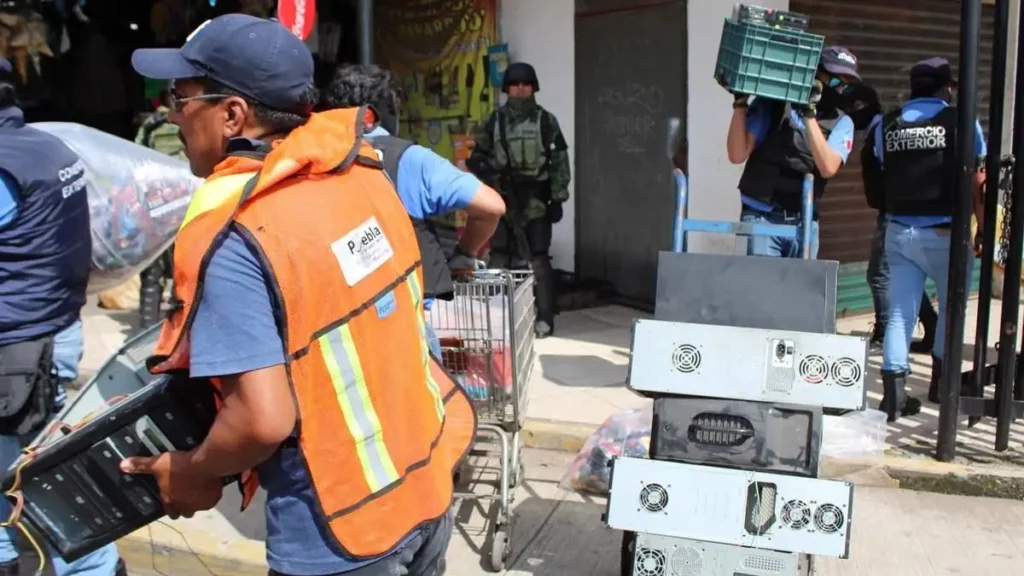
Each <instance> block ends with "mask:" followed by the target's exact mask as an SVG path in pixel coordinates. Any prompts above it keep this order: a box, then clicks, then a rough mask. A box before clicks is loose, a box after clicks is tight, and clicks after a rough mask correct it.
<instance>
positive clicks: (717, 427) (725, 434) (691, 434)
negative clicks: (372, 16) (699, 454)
mask: <svg viewBox="0 0 1024 576" xmlns="http://www.w3.org/2000/svg"><path fill="white" fill-rule="evenodd" d="M687 436H688V438H689V440H690V442H694V443H697V444H703V445H705V446H723V447H729V448H735V447H737V446H741V445H742V444H743V443H744V442H746V441H747V439H748V438H751V437H753V436H754V426H753V424H751V423H750V420H747V419H746V418H743V417H742V416H734V415H731V414H698V415H697V416H696V417H695V418H694V419H693V421H692V423H691V424H690V427H689V428H688V430H687Z"/></svg>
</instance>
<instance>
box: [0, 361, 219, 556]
mask: <svg viewBox="0 0 1024 576" xmlns="http://www.w3.org/2000/svg"><path fill="white" fill-rule="evenodd" d="M214 394H215V392H214V390H213V387H212V386H211V385H210V384H209V382H208V381H206V380H190V379H188V378H185V377H178V376H167V375H164V376H159V377H157V378H156V379H155V380H153V381H152V382H150V383H149V384H147V385H146V386H144V387H143V388H142V389H140V390H138V391H137V392H135V393H133V394H131V395H129V396H127V397H126V398H125V399H123V400H121V401H120V402H117V403H116V404H113V405H112V406H110V407H109V408H106V409H105V410H103V411H102V412H100V413H99V414H97V415H95V416H94V417H93V418H91V419H90V420H88V421H87V422H84V423H83V424H82V425H81V426H80V427H79V428H77V429H74V430H72V431H70V432H68V433H66V434H65V435H64V436H61V437H59V438H57V439H55V440H52V441H50V442H47V443H45V444H43V445H42V446H41V447H40V448H38V449H37V450H36V451H35V452H33V453H32V455H31V457H30V458H28V460H27V462H25V461H19V462H18V463H16V464H15V465H14V466H13V467H12V468H11V469H10V470H9V471H8V472H7V476H6V477H5V478H4V481H3V487H4V491H5V492H6V491H7V490H10V488H11V487H12V485H13V484H14V482H15V481H16V476H17V473H18V472H19V469H20V482H21V483H20V486H18V487H17V488H18V491H20V493H21V495H22V497H23V501H24V505H23V509H22V512H21V518H20V520H21V521H27V522H28V524H29V525H30V527H31V528H34V529H35V531H36V532H38V533H40V534H42V535H43V537H44V538H46V540H47V541H48V542H49V543H50V544H52V545H53V547H54V548H55V549H56V550H57V551H58V552H59V553H60V555H61V556H62V557H63V558H64V559H65V560H67V561H74V560H75V559H77V558H80V557H82V556H84V555H85V554H88V553H89V552H92V551H94V550H96V549H98V548H100V547H101V546H104V545H106V544H107V543H110V542H113V541H115V540H117V539H118V538H121V537H122V536H125V535H126V534H129V533H131V532H133V531H135V530H138V529H139V528H142V527H144V526H146V525H147V524H149V523H151V522H153V521H155V520H157V519H158V518H160V517H161V516H163V515H164V509H163V506H162V505H161V503H160V490H159V488H158V487H157V484H156V481H155V480H154V478H153V477H152V476H148V475H129V474H124V473H122V472H121V470H120V468H119V466H120V462H121V460H123V459H124V458H127V457H131V456H155V455H157V454H160V453H164V452H170V451H186V450H191V449H193V448H195V447H196V446H198V445H199V443H200V442H202V441H203V439H204V438H205V437H206V434H207V433H208V432H209V430H210V427H211V426H212V424H213V420H214V418H215V416H216V403H215V396H214ZM232 480H234V479H225V482H226V483H227V482H230V481H232ZM8 499H9V500H11V498H10V497H8Z"/></svg>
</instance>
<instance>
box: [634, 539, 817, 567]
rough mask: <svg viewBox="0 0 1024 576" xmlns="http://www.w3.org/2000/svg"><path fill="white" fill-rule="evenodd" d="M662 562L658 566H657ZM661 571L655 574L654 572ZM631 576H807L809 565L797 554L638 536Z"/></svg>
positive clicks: (806, 560) (807, 561)
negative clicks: (649, 575) (650, 575)
mask: <svg viewBox="0 0 1024 576" xmlns="http://www.w3.org/2000/svg"><path fill="white" fill-rule="evenodd" d="M658 559H663V561H662V562H660V563H659V562H657V560H658ZM658 569H660V570H661V571H660V572H658V571H657V570H658ZM633 574H634V576H646V575H648V574H652V575H654V576H735V575H736V574H741V575H743V576H807V575H809V574H810V561H809V559H808V558H806V557H804V556H803V555H800V554H793V553H790V552H776V551H774V550H756V549H751V548H743V547H741V546H728V545H726V544H717V543H714V542H697V541H695V540H687V539H684V538H671V537H668V536H658V535H655V534H638V535H637V541H636V555H635V559H634V562H633Z"/></svg>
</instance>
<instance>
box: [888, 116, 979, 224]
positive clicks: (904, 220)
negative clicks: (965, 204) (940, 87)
mask: <svg viewBox="0 0 1024 576" xmlns="http://www.w3.org/2000/svg"><path fill="white" fill-rule="evenodd" d="M947 106H949V103H948V102H946V101H945V100H943V99H941V98H914V99H913V100H908V101H907V103H906V104H904V105H903V112H902V114H900V117H901V118H903V119H904V120H906V121H907V122H917V121H920V120H927V119H929V118H932V117H934V116H935V115H936V114H938V113H939V112H941V111H942V110H943V109H945V108H946V107H947ZM877 120H878V121H877V122H874V123H873V126H874V130H875V157H877V158H878V162H879V164H883V165H884V163H885V159H884V155H885V154H884V153H885V146H884V140H883V139H882V128H883V126H882V122H881V120H882V118H881V117H880V116H879V117H877ZM868 129H869V130H870V129H871V128H870V127H869V128H868ZM974 132H975V138H974V153H975V154H976V155H977V156H978V157H979V158H983V157H984V156H985V155H986V154H987V153H988V146H987V145H986V144H985V132H984V130H982V129H981V123H980V122H978V121H977V120H975V121H974ZM879 143H883V145H882V146H879ZM892 219H893V220H895V221H896V222H899V223H900V224H904V225H907V226H919V227H927V226H938V225H941V224H948V223H950V222H952V221H953V218H952V217H950V216H902V215H901V216H893V217H892Z"/></svg>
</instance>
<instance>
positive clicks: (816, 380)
mask: <svg viewBox="0 0 1024 576" xmlns="http://www.w3.org/2000/svg"><path fill="white" fill-rule="evenodd" d="M798 370H799V372H800V377H801V378H803V380H804V382H807V383H808V384H821V383H822V382H824V381H825V379H826V378H827V377H828V361H827V360H825V358H824V357H822V356H818V355H817V354H809V355H807V356H804V357H803V358H802V359H801V360H800V367H799V369H798Z"/></svg>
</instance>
